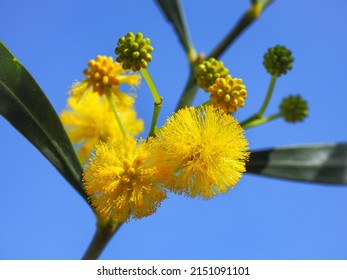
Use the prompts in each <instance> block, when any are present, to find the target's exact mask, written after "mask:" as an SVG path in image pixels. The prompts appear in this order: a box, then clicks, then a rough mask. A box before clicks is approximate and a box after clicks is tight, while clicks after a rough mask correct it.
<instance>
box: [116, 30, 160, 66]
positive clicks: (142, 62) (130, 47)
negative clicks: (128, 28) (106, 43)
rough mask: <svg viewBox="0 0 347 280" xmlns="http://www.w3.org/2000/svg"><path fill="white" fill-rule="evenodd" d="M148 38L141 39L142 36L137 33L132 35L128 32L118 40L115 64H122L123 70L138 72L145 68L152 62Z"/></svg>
mask: <svg viewBox="0 0 347 280" xmlns="http://www.w3.org/2000/svg"><path fill="white" fill-rule="evenodd" d="M150 44H151V41H150V39H149V38H143V34H142V33H140V32H138V33H136V35H134V34H133V33H132V32H128V33H127V34H126V35H125V37H121V38H119V40H118V42H117V48H116V49H115V53H116V55H118V57H117V59H116V60H117V62H119V63H123V64H122V67H123V69H124V70H128V69H131V70H133V71H139V70H141V68H145V69H146V68H147V66H148V63H149V62H151V61H152V56H151V54H150V53H151V52H152V51H153V50H154V49H153V47H152V46H151V45H150Z"/></svg>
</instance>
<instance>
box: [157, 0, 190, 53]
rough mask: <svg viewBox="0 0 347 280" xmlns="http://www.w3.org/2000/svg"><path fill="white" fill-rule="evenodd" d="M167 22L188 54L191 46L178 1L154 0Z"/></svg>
mask: <svg viewBox="0 0 347 280" xmlns="http://www.w3.org/2000/svg"><path fill="white" fill-rule="evenodd" d="M156 2H157V3H158V5H159V6H160V8H161V9H162V11H163V12H164V14H165V16H166V18H167V19H168V21H170V22H171V23H172V25H173V26H174V28H175V30H176V33H177V35H178V37H179V39H180V41H181V44H182V45H183V48H184V49H185V51H186V53H189V51H190V50H191V49H193V44H192V42H191V40H190V37H189V33H188V28H187V25H186V22H185V17H184V14H183V11H182V8H181V4H180V1H179V0H156Z"/></svg>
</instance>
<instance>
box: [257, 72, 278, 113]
mask: <svg viewBox="0 0 347 280" xmlns="http://www.w3.org/2000/svg"><path fill="white" fill-rule="evenodd" d="M276 80H277V76H275V75H272V77H271V81H270V85H269V88H268V90H267V93H266V97H265V100H264V102H263V105H262V106H261V108H260V110H259V112H258V115H260V116H262V115H263V114H264V112H265V110H266V108H267V106H268V105H269V102H270V99H271V96H272V92H273V90H274V88H275V84H276Z"/></svg>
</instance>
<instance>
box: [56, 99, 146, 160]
mask: <svg viewBox="0 0 347 280" xmlns="http://www.w3.org/2000/svg"><path fill="white" fill-rule="evenodd" d="M120 97H121V99H122V101H119V104H118V103H117V106H118V108H119V111H120V114H121V116H122V118H123V120H124V124H125V126H126V127H127V130H128V132H129V133H130V134H131V135H134V136H135V135H137V134H138V133H141V132H142V131H143V129H144V124H143V120H141V119H137V118H136V111H135V110H134V109H133V107H132V105H133V104H134V99H133V98H132V97H130V96H128V95H126V94H124V93H121V94H120ZM116 100H118V99H116ZM124 104H126V106H125V105H124ZM67 105H68V106H67V108H66V109H65V110H64V111H63V112H62V113H61V115H60V119H61V121H62V123H63V124H64V127H65V129H66V132H67V134H68V136H69V138H70V140H71V142H72V143H73V144H75V145H76V147H77V149H78V151H77V155H78V158H79V160H80V162H81V163H82V164H83V163H84V162H85V161H86V160H87V159H88V157H89V156H90V154H91V152H92V151H93V150H94V148H95V145H96V144H97V143H99V141H106V140H107V138H109V137H111V136H115V135H121V134H122V133H121V131H120V129H119V126H118V123H117V121H116V119H115V117H114V115H113V112H112V110H111V106H110V104H109V102H108V100H107V98H106V97H105V96H99V95H98V94H88V95H86V96H85V97H84V98H83V101H81V102H78V101H77V100H76V99H75V98H73V97H70V98H69V99H68V101H67Z"/></svg>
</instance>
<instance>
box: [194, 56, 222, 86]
mask: <svg viewBox="0 0 347 280" xmlns="http://www.w3.org/2000/svg"><path fill="white" fill-rule="evenodd" d="M228 73H229V70H228V68H226V67H225V66H224V64H223V62H222V61H218V60H216V59H215V58H213V57H212V58H210V59H208V60H205V61H203V62H201V63H200V64H199V66H198V74H197V81H198V85H199V86H200V87H201V88H202V89H204V90H205V91H206V92H208V88H209V87H210V86H212V85H213V84H214V83H215V81H216V79H217V78H224V77H225V76H226V75H228Z"/></svg>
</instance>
